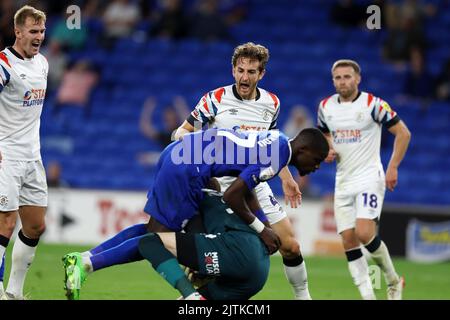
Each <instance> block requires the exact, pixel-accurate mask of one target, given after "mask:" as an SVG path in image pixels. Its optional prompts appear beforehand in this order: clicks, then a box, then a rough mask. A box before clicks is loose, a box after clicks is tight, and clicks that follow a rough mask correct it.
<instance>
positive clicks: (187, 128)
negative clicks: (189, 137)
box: [174, 120, 195, 140]
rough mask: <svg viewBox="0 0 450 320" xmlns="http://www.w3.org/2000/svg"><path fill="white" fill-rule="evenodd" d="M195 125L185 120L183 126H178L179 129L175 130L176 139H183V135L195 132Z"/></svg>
mask: <svg viewBox="0 0 450 320" xmlns="http://www.w3.org/2000/svg"><path fill="white" fill-rule="evenodd" d="M194 129H195V128H194V126H193V125H192V124H190V123H189V122H187V120H184V122H183V123H182V125H181V126H179V127H178V129H177V131H176V132H175V136H174V138H175V140H181V139H183V136H184V135H185V134H186V133H189V132H194Z"/></svg>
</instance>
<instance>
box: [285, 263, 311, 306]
mask: <svg viewBox="0 0 450 320" xmlns="http://www.w3.org/2000/svg"><path fill="white" fill-rule="evenodd" d="M283 265H284V273H285V275H286V278H287V279H288V281H289V283H290V284H291V286H292V288H293V290H294V294H295V299H297V300H311V296H310V294H309V290H308V274H307V273H306V264H305V262H304V261H303V257H302V255H300V256H298V257H296V258H294V259H287V258H284V257H283Z"/></svg>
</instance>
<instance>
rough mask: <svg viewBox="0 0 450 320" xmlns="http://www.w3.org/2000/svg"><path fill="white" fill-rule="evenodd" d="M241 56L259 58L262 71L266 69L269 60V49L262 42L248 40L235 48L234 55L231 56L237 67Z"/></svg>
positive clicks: (234, 65) (233, 63)
mask: <svg viewBox="0 0 450 320" xmlns="http://www.w3.org/2000/svg"><path fill="white" fill-rule="evenodd" d="M240 58H249V59H250V60H258V61H259V62H260V64H259V71H260V72H261V71H263V70H265V69H266V64H267V61H269V49H267V48H266V47H264V46H262V45H260V44H255V43H253V42H247V43H244V44H241V45H239V46H237V47H236V48H234V53H233V57H232V58H231V64H232V65H233V67H236V64H237V62H238V60H239V59H240Z"/></svg>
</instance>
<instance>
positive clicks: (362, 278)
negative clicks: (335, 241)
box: [345, 248, 376, 300]
mask: <svg viewBox="0 0 450 320" xmlns="http://www.w3.org/2000/svg"><path fill="white" fill-rule="evenodd" d="M345 255H346V256H347V260H348V269H349V271H350V274H351V275H352V278H353V283H354V284H355V285H356V286H357V287H358V290H359V293H360V294H361V296H362V298H363V299H364V300H376V297H375V293H374V291H373V288H372V282H371V280H370V277H369V265H368V264H367V260H366V258H364V256H363V254H362V251H361V249H360V248H355V249H351V250H348V251H346V252H345Z"/></svg>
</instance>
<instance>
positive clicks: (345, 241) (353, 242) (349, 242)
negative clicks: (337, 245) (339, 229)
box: [342, 236, 360, 250]
mask: <svg viewBox="0 0 450 320" xmlns="http://www.w3.org/2000/svg"><path fill="white" fill-rule="evenodd" d="M342 245H343V246H344V249H345V250H350V249H353V248H356V247H359V245H360V242H359V240H358V238H357V237H348V236H347V237H342Z"/></svg>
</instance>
